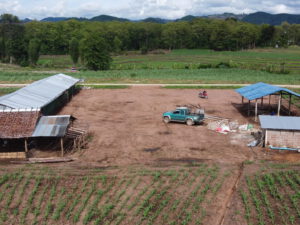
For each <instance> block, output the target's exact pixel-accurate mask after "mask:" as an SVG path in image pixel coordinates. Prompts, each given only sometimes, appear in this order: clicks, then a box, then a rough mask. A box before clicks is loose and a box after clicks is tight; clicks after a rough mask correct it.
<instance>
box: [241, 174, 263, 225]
mask: <svg viewBox="0 0 300 225" xmlns="http://www.w3.org/2000/svg"><path fill="white" fill-rule="evenodd" d="M246 183H247V185H248V189H249V192H250V194H251V198H252V201H253V203H254V205H255V209H256V212H257V214H258V220H259V225H265V221H264V217H263V212H262V208H261V205H262V203H261V200H260V199H259V198H258V197H257V195H256V193H257V189H256V188H254V186H253V183H252V181H251V179H250V178H249V177H246Z"/></svg>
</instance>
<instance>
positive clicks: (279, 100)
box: [277, 92, 282, 116]
mask: <svg viewBox="0 0 300 225" xmlns="http://www.w3.org/2000/svg"><path fill="white" fill-rule="evenodd" d="M281 98H282V93H281V92H280V95H279V99H278V111H277V116H280V107H281Z"/></svg>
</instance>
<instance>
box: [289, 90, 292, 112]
mask: <svg viewBox="0 0 300 225" xmlns="http://www.w3.org/2000/svg"><path fill="white" fill-rule="evenodd" d="M291 103H292V95H291V94H290V98H289V115H291Z"/></svg>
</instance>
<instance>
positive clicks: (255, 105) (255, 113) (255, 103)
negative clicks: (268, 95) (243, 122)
mask: <svg viewBox="0 0 300 225" xmlns="http://www.w3.org/2000/svg"><path fill="white" fill-rule="evenodd" d="M257 103H258V101H257V99H255V118H254V120H255V122H256V121H257Z"/></svg>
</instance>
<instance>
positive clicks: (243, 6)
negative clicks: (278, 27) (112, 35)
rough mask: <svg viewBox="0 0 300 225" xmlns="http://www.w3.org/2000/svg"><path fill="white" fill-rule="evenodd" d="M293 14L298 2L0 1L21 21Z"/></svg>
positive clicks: (4, 9) (299, 6)
mask: <svg viewBox="0 0 300 225" xmlns="http://www.w3.org/2000/svg"><path fill="white" fill-rule="evenodd" d="M257 11H265V12H269V13H294V14H297V13H299V11H300V1H299V0H248V1H247V0H227V1H226V0H225V1H224V0H143V1H141V0H86V1H84V2H83V1H81V0H12V1H9V0H0V13H12V14H15V15H17V16H19V17H20V18H25V17H29V18H37V19H41V18H44V17H48V16H66V17H72V16H76V17H88V18H91V17H94V16H98V15H101V14H109V15H113V16H118V17H125V18H129V19H141V18H146V17H161V18H168V19H175V18H180V17H183V16H185V15H190V14H191V15H195V16H197V15H210V14H216V13H224V12H233V13H252V12H257Z"/></svg>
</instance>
